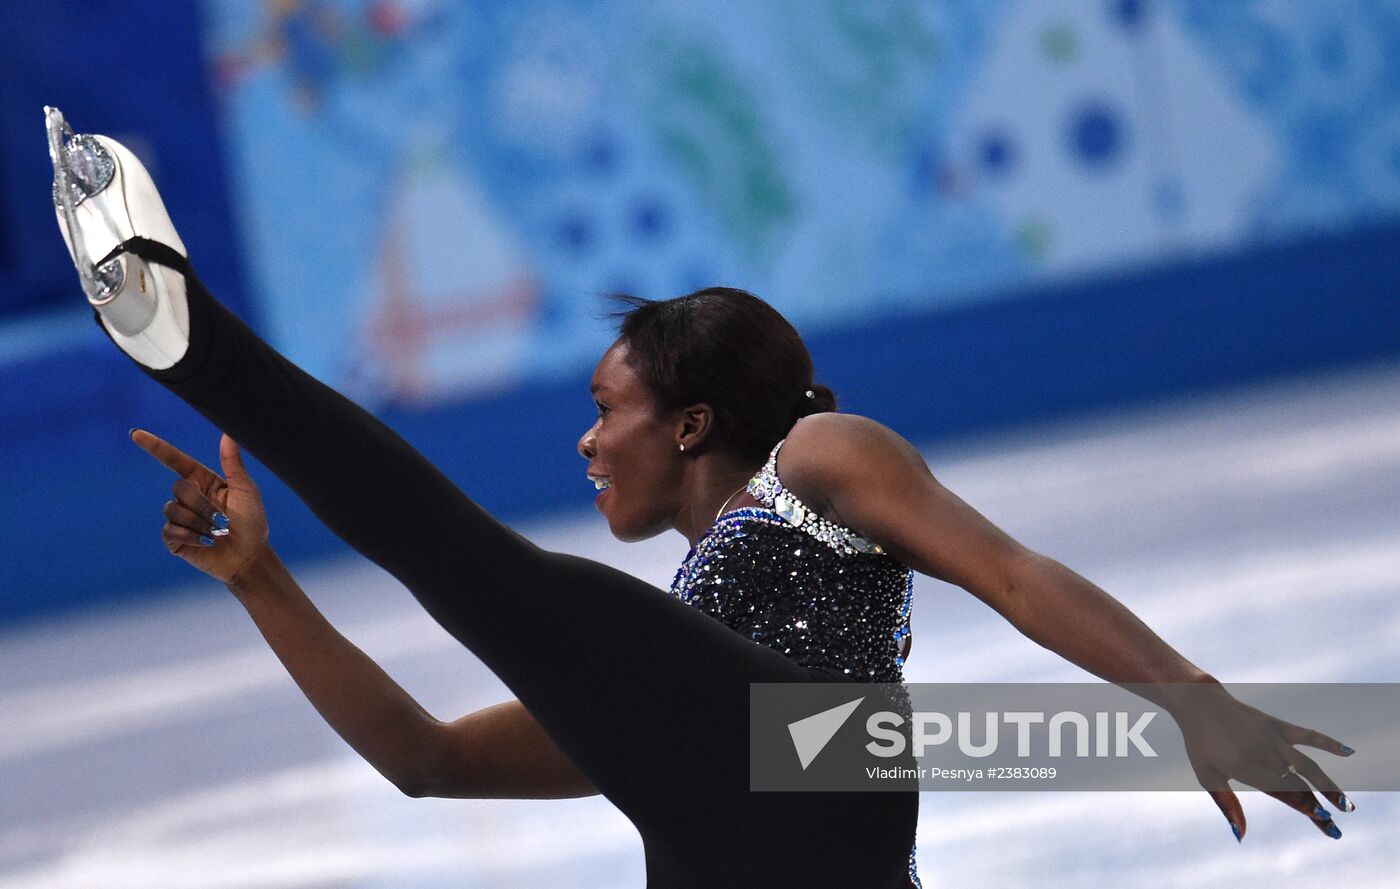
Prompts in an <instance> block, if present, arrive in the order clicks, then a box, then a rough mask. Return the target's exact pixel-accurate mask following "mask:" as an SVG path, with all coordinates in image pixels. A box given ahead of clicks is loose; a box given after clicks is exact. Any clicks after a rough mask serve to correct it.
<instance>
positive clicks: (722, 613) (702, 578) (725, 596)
mask: <svg viewBox="0 0 1400 889" xmlns="http://www.w3.org/2000/svg"><path fill="white" fill-rule="evenodd" d="M782 446H783V443H782V442H778V444H777V446H776V447H774V448H773V451H772V453H771V454H769V457H768V462H767V463H766V464H764V466H763V468H762V469H761V470H759V473H758V474H757V475H755V476H754V477H753V479H752V480H751V481H750V482H749V485H748V491H749V493H750V494H752V495H753V496H754V499H756V500H758V502H759V503H760V504H762V506H761V507H746V508H742V509H736V510H734V511H732V512H729V513H726V514H725V515H723V516H721V517H720V518H719V519H718V520H717V521H716V522H715V523H714V525H712V526H711V527H710V529H709V531H707V532H706V533H705V536H704V537H702V538H700V540H699V541H698V542H697V543H696V544H695V546H694V547H693V548H692V549H691V551H690V554H689V555H688V556H686V559H685V562H684V563H682V564H681V567H680V570H679V571H678V572H677V573H676V579H675V581H674V582H673V583H672V584H671V592H672V593H673V594H674V595H675V596H677V597H679V598H680V599H681V600H682V601H683V602H687V603H689V604H690V605H693V606H695V607H696V608H699V609H700V610H702V611H704V612H705V613H706V614H709V615H710V616H711V617H714V618H715V619H716V620H719V621H720V622H721V623H723V624H724V625H725V626H727V627H729V628H730V629H732V630H734V631H735V632H737V633H742V634H743V635H745V636H747V637H749V638H750V639H753V640H754V641H755V642H759V643H761V644H763V645H766V646H768V647H769V648H772V649H774V650H776V651H778V652H779V653H781V654H783V655H786V656H787V657H789V658H791V659H792V660H794V661H796V662H797V663H799V664H802V665H803V666H806V667H816V668H823V669H824V671H825V672H827V673H834V674H839V675H840V678H848V679H849V680H850V681H853V682H902V681H903V679H904V675H903V666H904V659H903V657H901V651H902V648H903V645H904V639H905V637H906V636H908V635H909V607H910V596H911V591H912V583H913V573H912V572H911V571H910V570H909V569H908V568H906V567H904V566H903V565H901V564H900V563H899V562H897V561H895V559H894V558H893V557H891V556H890V555H888V554H887V553H885V552H884V551H883V550H881V549H880V547H879V546H877V545H875V544H873V543H871V542H870V541H868V540H866V539H865V538H863V537H861V536H860V535H858V534H856V533H855V532H854V531H852V530H850V529H849V528H845V527H843V526H841V525H838V524H835V523H834V522H830V521H827V520H826V519H824V518H822V517H820V516H818V515H817V514H816V513H815V512H813V511H812V510H811V509H809V508H808V507H807V506H806V505H805V504H803V503H802V502H801V501H800V500H799V499H797V497H795V496H794V495H793V494H792V493H791V492H790V491H788V490H787V489H786V488H784V487H783V484H782V481H781V480H780V479H779V478H778V470H777V459H778V451H779V450H780V449H781V448H782Z"/></svg>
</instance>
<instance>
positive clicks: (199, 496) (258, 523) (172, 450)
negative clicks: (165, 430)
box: [131, 429, 268, 584]
mask: <svg viewBox="0 0 1400 889" xmlns="http://www.w3.org/2000/svg"><path fill="white" fill-rule="evenodd" d="M131 440H132V441H134V442H135V443H136V445H137V446H138V447H140V448H141V449H142V450H143V451H145V452H146V453H148V454H150V455H151V456H152V457H155V458H156V459H157V460H159V461H160V462H161V463H162V464H163V465H164V466H165V467H166V468H167V469H169V470H170V471H171V472H173V473H175V474H176V475H178V476H179V478H178V479H177V480H176V482H175V485H174V487H173V488H172V489H171V490H172V492H173V494H174V496H175V499H174V500H171V501H169V502H168V503H166V504H165V527H164V528H163V529H162V531H161V539H162V540H163V541H164V542H165V547H166V549H168V550H170V552H172V553H173V554H175V555H177V556H179V557H180V558H182V559H184V560H185V561H186V562H189V563H190V564H191V565H193V566H194V567H196V568H198V569H199V570H200V571H203V572H204V573H205V574H208V575H209V576H210V577H213V578H215V579H216V580H220V581H223V582H224V583H226V584H232V583H234V582H236V580H237V578H238V576H239V575H240V573H242V572H243V571H245V570H246V569H247V568H248V567H249V566H250V565H252V564H253V563H254V562H255V561H256V560H257V559H258V558H259V557H260V556H262V555H264V554H265V553H266V552H267V551H268V543H267V517H266V516H265V515H264V513H263V505H262V497H261V496H260V495H259V494H258V487H257V485H255V484H254V483H253V480H252V478H250V477H249V475H248V471H247V470H246V469H245V468H244V467H243V457H242V455H241V454H239V452H238V445H237V444H235V443H234V441H233V439H231V438H229V437H228V436H227V435H225V436H223V437H222V438H221V439H220V440H219V462H220V464H221V467H222V468H223V470H224V475H223V476H222V477H221V476H219V475H218V474H217V473H215V472H214V471H213V470H211V469H209V468H208V467H206V466H205V465H204V464H202V463H200V462H199V461H198V460H195V459H194V458H193V457H191V456H190V455H189V454H186V453H185V452H184V451H181V450H180V449H179V448H177V447H175V446H174V445H172V444H170V443H169V442H167V441H165V440H164V439H161V438H158V437H157V436H155V435H152V434H151V433H149V432H146V431H145V430H144V429H134V430H132V433H131Z"/></svg>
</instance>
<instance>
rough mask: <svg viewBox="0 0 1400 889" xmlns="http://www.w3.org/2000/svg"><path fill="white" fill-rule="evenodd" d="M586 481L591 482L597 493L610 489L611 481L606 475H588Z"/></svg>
mask: <svg viewBox="0 0 1400 889" xmlns="http://www.w3.org/2000/svg"><path fill="white" fill-rule="evenodd" d="M588 480H589V481H591V482H593V487H595V488H597V489H598V490H599V491H605V490H607V489H608V488H611V487H612V479H610V478H608V477H607V476H606V475H590V476H589V477H588Z"/></svg>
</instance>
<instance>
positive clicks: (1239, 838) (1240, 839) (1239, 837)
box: [1230, 821, 1244, 843]
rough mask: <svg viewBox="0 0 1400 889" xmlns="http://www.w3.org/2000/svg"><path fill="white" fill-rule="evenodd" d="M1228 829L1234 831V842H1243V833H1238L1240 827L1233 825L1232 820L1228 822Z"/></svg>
mask: <svg viewBox="0 0 1400 889" xmlns="http://www.w3.org/2000/svg"><path fill="white" fill-rule="evenodd" d="M1230 829H1231V830H1232V831H1234V832H1235V842H1237V843H1243V842H1244V835H1243V834H1241V833H1240V829H1239V828H1238V827H1236V826H1235V822H1233V821H1231V822H1230Z"/></svg>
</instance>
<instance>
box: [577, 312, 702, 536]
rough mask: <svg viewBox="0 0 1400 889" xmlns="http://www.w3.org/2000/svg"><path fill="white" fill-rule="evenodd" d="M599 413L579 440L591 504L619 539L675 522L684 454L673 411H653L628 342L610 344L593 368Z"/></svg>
mask: <svg viewBox="0 0 1400 889" xmlns="http://www.w3.org/2000/svg"><path fill="white" fill-rule="evenodd" d="M591 388H592V390H593V400H594V402H595V404H596V406H597V409H598V418H597V419H596V420H595V421H594V422H593V425H592V427H590V428H589V430H588V431H587V432H585V433H584V434H583V437H582V438H580V439H579V442H578V451H579V453H580V454H582V455H583V456H584V458H585V459H587V460H588V475H589V477H590V478H591V479H594V480H595V484H603V485H605V487H604V488H603V490H601V491H599V493H598V498H597V500H596V501H595V505H596V506H597V508H598V511H599V512H601V513H602V514H603V517H604V518H606V519H607V520H608V528H609V529H610V530H611V531H612V533H613V536H614V537H616V538H618V539H619V540H627V541H631V540H644V539H646V538H648V537H654V536H656V535H657V534H660V533H661V532H663V531H667V530H670V529H671V528H673V527H675V520H676V515H677V514H678V512H679V510H680V506H681V504H680V503H679V502H678V498H677V492H678V491H680V489H681V487H682V486H681V484H680V483H681V481H682V471H683V468H684V461H683V458H684V456H685V455H684V454H683V453H682V452H681V451H680V449H679V448H678V447H677V437H678V434H679V433H680V430H681V421H680V419H679V418H678V416H670V415H668V414H665V413H662V412H660V411H658V409H657V407H656V401H655V398H654V397H653V396H652V392H651V390H650V388H649V387H648V386H647V384H646V382H645V381H644V380H643V379H642V378H641V377H640V376H638V374H637V372H636V371H635V370H633V369H632V367H631V366H630V365H628V363H627V345H626V343H624V342H623V341H621V340H619V341H618V342H616V343H614V344H613V345H612V347H611V348H609V349H608V351H607V352H605V353H604V354H603V358H602V360H601V361H599V362H598V368H597V370H595V371H594V372H593V383H592V387H591Z"/></svg>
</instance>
